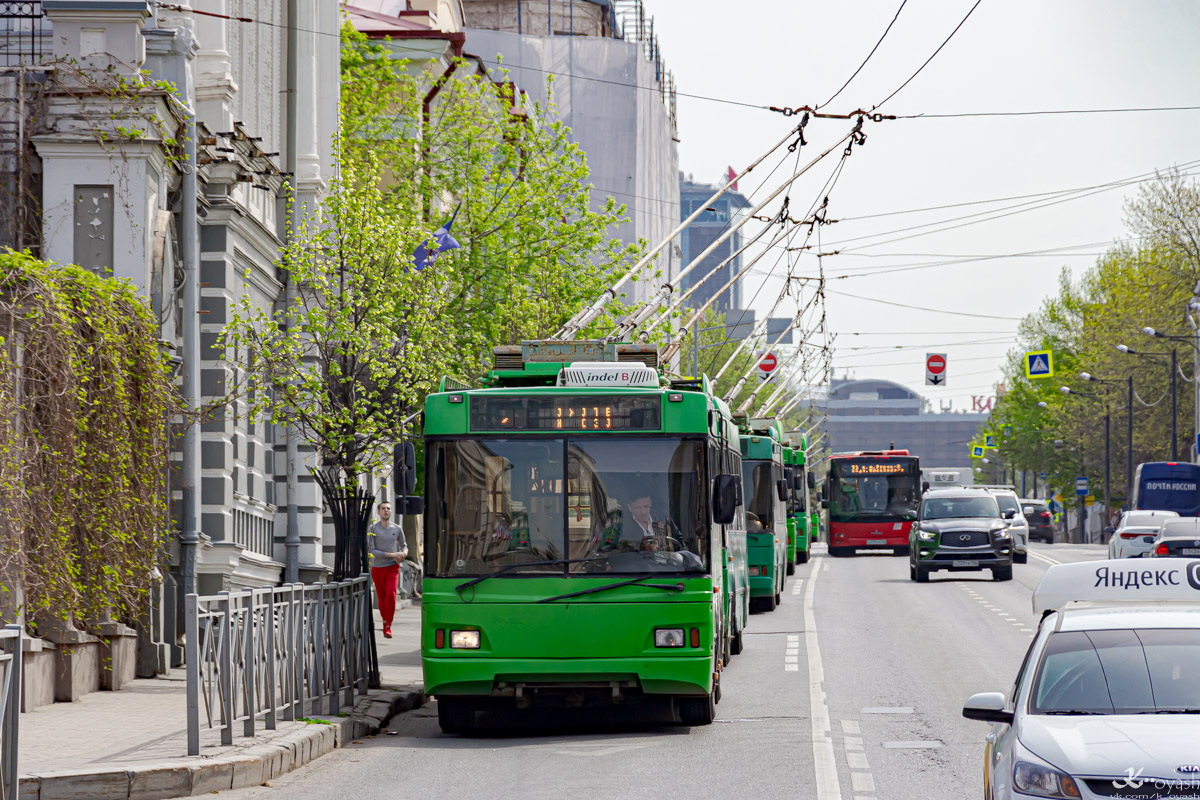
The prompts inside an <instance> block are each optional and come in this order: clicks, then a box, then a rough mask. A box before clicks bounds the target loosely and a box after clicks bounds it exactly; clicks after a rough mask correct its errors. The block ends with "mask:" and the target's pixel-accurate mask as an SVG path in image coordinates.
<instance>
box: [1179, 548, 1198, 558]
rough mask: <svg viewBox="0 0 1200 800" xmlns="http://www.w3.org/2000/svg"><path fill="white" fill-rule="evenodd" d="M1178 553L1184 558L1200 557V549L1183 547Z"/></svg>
mask: <svg viewBox="0 0 1200 800" xmlns="http://www.w3.org/2000/svg"><path fill="white" fill-rule="evenodd" d="M1179 552H1180V553H1182V554H1183V555H1185V556H1200V547H1185V548H1183V549H1182V550H1180V551H1179Z"/></svg>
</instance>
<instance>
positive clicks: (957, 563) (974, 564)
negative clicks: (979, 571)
mask: <svg viewBox="0 0 1200 800" xmlns="http://www.w3.org/2000/svg"><path fill="white" fill-rule="evenodd" d="M950 566H952V567H978V566H979V562H978V561H951V562H950Z"/></svg>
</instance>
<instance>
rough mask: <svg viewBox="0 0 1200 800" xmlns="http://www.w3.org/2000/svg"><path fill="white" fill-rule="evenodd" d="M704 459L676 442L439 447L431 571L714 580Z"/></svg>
mask: <svg viewBox="0 0 1200 800" xmlns="http://www.w3.org/2000/svg"><path fill="white" fill-rule="evenodd" d="M703 454H704V446H703V442H701V441H699V440H686V439H680V438H673V437H630V436H598V437H566V438H540V437H539V438H536V439H535V438H478V439H476V438H472V439H455V440H437V441H430V443H429V450H428V453H427V455H426V458H427V460H428V464H429V478H430V479H429V480H428V482H427V487H428V488H427V494H428V497H429V502H430V512H431V513H430V515H429V516H430V517H431V518H432V523H431V525H430V530H429V531H428V532H427V534H426V535H427V543H428V547H427V553H428V556H427V558H428V563H427V570H428V573H429V574H430V575H431V576H456V577H457V576H479V575H488V574H491V573H493V572H496V571H497V570H501V569H504V570H505V573H504V574H505V575H507V576H521V575H525V576H529V575H547V576H548V575H555V576H562V575H564V574H570V575H584V574H586V575H595V574H627V573H633V574H640V573H647V572H679V573H686V572H696V573H701V572H705V571H707V569H708V560H709V534H708V528H707V524H706V522H707V515H706V513H705V504H704V497H703V495H704V485H705V484H704V480H705V478H704V476H705V469H704V463H703V462H704V459H703ZM545 561H559V562H560V563H559V564H539V563H537V562H545ZM563 561H566V562H567V563H561V562H563ZM524 565H527V566H524Z"/></svg>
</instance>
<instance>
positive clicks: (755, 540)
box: [740, 420, 788, 611]
mask: <svg viewBox="0 0 1200 800" xmlns="http://www.w3.org/2000/svg"><path fill="white" fill-rule="evenodd" d="M740 428H741V450H742V485H743V487H744V494H745V505H746V516H747V522H746V549H747V551H748V561H749V573H750V601H751V604H752V606H753V607H755V608H758V609H760V610H763V611H774V610H775V607H776V606H777V605H779V603H780V602H781V601H782V600H783V584H784V581H785V580H786V567H787V507H786V503H787V498H788V486H787V483H786V481H785V480H784V477H783V441H782V431H783V428H782V426H781V425H780V424H779V422H777V421H776V420H754V421H750V422H747V421H745V420H743V421H742V422H741V423H740ZM751 514H753V516H750V515H751Z"/></svg>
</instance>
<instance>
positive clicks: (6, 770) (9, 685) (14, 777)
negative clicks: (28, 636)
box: [0, 625, 22, 800]
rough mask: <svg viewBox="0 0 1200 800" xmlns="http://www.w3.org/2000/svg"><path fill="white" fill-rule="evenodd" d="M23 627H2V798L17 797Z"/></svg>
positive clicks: (13, 799)
mask: <svg viewBox="0 0 1200 800" xmlns="http://www.w3.org/2000/svg"><path fill="white" fill-rule="evenodd" d="M21 643H22V642H21V626H20V625H6V626H5V627H4V629H3V630H0V798H3V800H17V795H18V792H19V788H20V787H19V785H18V776H19V775H20V773H19V772H18V771H17V731H18V729H19V728H20V726H21Z"/></svg>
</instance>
